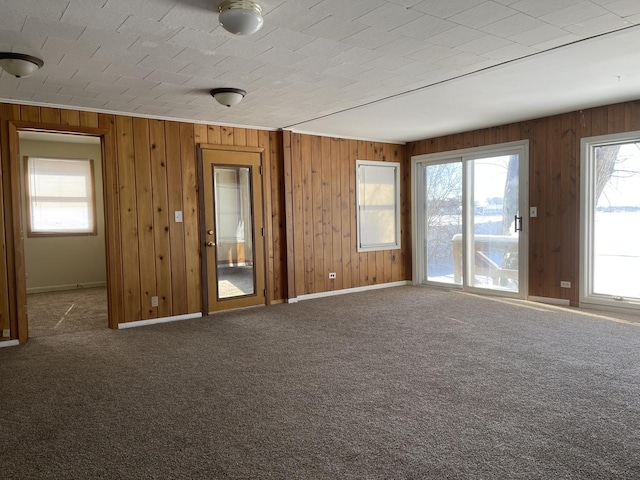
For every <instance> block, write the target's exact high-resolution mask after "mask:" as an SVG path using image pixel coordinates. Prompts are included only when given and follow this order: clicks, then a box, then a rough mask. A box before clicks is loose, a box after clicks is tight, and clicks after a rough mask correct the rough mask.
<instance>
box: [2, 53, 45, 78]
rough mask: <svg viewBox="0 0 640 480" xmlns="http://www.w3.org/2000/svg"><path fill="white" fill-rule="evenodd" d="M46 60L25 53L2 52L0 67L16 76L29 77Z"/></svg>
mask: <svg viewBox="0 0 640 480" xmlns="http://www.w3.org/2000/svg"><path fill="white" fill-rule="evenodd" d="M43 65H44V62H43V61H42V60H41V59H39V58H38V57H34V56H32V55H27V54H25V53H13V52H0V67H2V68H3V69H4V71H5V72H7V73H10V74H11V75H13V76H14V77H17V78H22V77H28V76H29V75H31V74H32V73H34V72H35V71H36V70H38V69H39V68H41V67H42V66H43Z"/></svg>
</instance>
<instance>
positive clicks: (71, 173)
mask: <svg viewBox="0 0 640 480" xmlns="http://www.w3.org/2000/svg"><path fill="white" fill-rule="evenodd" d="M26 169H27V172H26V187H27V188H26V191H27V209H28V217H29V218H28V234H29V235H31V236H37V235H54V234H60V235H76V234H85V235H86V234H95V233H96V221H95V193H94V189H93V161H92V160H74V159H58V158H39V157H28V158H27V166H26Z"/></svg>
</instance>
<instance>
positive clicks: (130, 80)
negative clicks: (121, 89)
mask: <svg viewBox="0 0 640 480" xmlns="http://www.w3.org/2000/svg"><path fill="white" fill-rule="evenodd" d="M116 85H124V86H127V87H130V88H134V89H140V90H143V91H145V92H149V90H151V89H152V88H153V87H157V86H158V82H152V81H150V80H144V79H142V78H136V77H130V76H126V75H123V76H122V77H120V78H119V79H118V80H117V81H116Z"/></svg>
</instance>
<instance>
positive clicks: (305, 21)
mask: <svg viewBox="0 0 640 480" xmlns="http://www.w3.org/2000/svg"><path fill="white" fill-rule="evenodd" d="M330 14H331V12H327V11H321V10H318V9H315V10H311V9H310V8H309V7H308V6H307V5H305V4H304V2H291V3H285V4H282V5H279V6H278V7H276V8H275V9H274V10H272V11H270V12H268V13H267V14H266V15H265V16H264V21H265V23H270V24H273V25H276V26H278V27H283V28H287V29H289V30H292V31H295V32H302V31H304V30H306V29H307V28H309V27H311V26H313V25H315V24H316V23H318V22H320V21H322V20H323V19H324V18H325V17H328V16H329V15H330Z"/></svg>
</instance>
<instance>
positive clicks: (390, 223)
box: [358, 162, 398, 248]
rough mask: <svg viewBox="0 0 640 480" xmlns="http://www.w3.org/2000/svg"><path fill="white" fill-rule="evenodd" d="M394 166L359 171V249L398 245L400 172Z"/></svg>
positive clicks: (363, 166) (373, 166)
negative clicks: (397, 203)
mask: <svg viewBox="0 0 640 480" xmlns="http://www.w3.org/2000/svg"><path fill="white" fill-rule="evenodd" d="M380 163H382V162H380ZM394 165H395V164H387V165H384V164H383V165H381V166H375V165H370V164H366V165H363V164H361V165H359V167H358V209H359V212H358V213H359V217H358V220H359V225H358V228H359V230H358V235H359V242H360V243H359V246H360V248H371V247H397V245H398V238H397V220H398V219H397V206H396V199H397V192H396V182H397V178H396V175H397V169H396V167H395V166H394Z"/></svg>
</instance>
